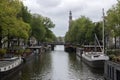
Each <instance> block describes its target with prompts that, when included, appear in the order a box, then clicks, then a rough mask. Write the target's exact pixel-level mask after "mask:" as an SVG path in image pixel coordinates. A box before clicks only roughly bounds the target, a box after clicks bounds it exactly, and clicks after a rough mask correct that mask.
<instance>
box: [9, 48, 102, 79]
mask: <svg viewBox="0 0 120 80" xmlns="http://www.w3.org/2000/svg"><path fill="white" fill-rule="evenodd" d="M15 75H16V76H15ZM15 75H13V76H12V77H10V78H11V80H96V79H98V80H103V79H102V78H103V70H93V69H91V68H90V67H88V66H87V65H86V64H84V63H83V62H82V61H81V60H80V58H79V57H77V56H76V55H75V54H74V53H66V52H64V46H56V48H55V51H51V52H48V53H44V54H42V55H41V56H34V57H33V59H32V60H31V61H30V62H27V63H26V64H24V65H23V67H22V69H21V70H20V71H19V72H18V73H17V74H15ZM9 80H10V79H9Z"/></svg>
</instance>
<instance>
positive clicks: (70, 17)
mask: <svg viewBox="0 0 120 80" xmlns="http://www.w3.org/2000/svg"><path fill="white" fill-rule="evenodd" d="M71 22H72V11H70V12H69V28H70V26H71Z"/></svg>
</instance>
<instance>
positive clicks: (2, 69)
mask: <svg viewBox="0 0 120 80" xmlns="http://www.w3.org/2000/svg"><path fill="white" fill-rule="evenodd" d="M21 64H22V59H21V57H12V58H4V59H1V60H0V75H1V76H2V77H3V76H5V75H8V74H10V73H11V72H13V71H15V70H16V69H17V68H18V67H19V66H20V65H21Z"/></svg>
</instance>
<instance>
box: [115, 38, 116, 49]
mask: <svg viewBox="0 0 120 80" xmlns="http://www.w3.org/2000/svg"><path fill="white" fill-rule="evenodd" d="M115 49H116V36H115Z"/></svg>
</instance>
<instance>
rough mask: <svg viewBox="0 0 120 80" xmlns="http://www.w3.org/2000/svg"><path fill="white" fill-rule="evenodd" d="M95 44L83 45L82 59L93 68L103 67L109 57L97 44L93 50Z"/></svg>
mask: <svg viewBox="0 0 120 80" xmlns="http://www.w3.org/2000/svg"><path fill="white" fill-rule="evenodd" d="M94 49H95V45H85V46H84V51H83V54H82V60H83V61H84V62H85V63H87V64H88V65H89V66H91V67H93V68H104V62H105V61H106V60H109V57H108V56H107V55H106V54H104V53H103V51H100V48H99V47H98V46H97V47H96V49H97V51H94Z"/></svg>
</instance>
